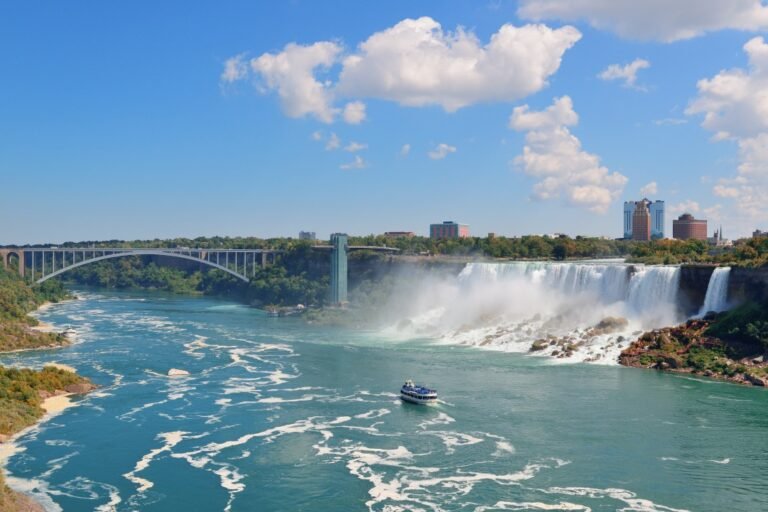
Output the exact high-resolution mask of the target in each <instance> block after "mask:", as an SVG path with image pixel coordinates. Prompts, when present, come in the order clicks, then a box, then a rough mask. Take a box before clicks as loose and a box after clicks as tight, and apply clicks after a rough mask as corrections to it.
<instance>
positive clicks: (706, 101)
mask: <svg viewBox="0 0 768 512" xmlns="http://www.w3.org/2000/svg"><path fill="white" fill-rule="evenodd" d="M744 51H745V52H746V53H747V56H748V57H749V69H747V70H745V69H730V70H725V71H721V72H720V73H718V74H717V75H715V76H714V77H712V78H705V79H703V80H699V82H698V84H697V87H698V90H699V95H698V97H697V98H696V99H695V100H694V101H693V102H692V103H691V104H690V105H689V106H688V108H687V109H686V114H689V115H694V114H704V121H703V122H702V126H703V127H704V128H707V129H708V130H711V131H713V132H715V135H716V138H717V139H724V138H732V137H736V138H745V137H750V136H754V135H756V134H758V133H762V132H768V44H766V43H765V41H764V40H763V38H762V37H755V38H754V39H752V40H750V41H749V42H748V43H747V44H745V45H744Z"/></svg>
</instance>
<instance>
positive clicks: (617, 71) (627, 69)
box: [597, 59, 651, 90]
mask: <svg viewBox="0 0 768 512" xmlns="http://www.w3.org/2000/svg"><path fill="white" fill-rule="evenodd" d="M649 67H651V63H650V62H648V61H647V60H645V59H635V60H633V61H632V62H630V63H629V64H626V65H624V66H622V65H620V64H611V65H610V66H608V67H607V68H605V69H604V70H603V71H602V72H600V74H599V75H597V77H598V78H600V79H601V80H623V81H624V86H625V87H631V88H633V89H640V90H644V88H643V87H640V86H638V85H637V72H638V71H640V70H641V69H647V68H649Z"/></svg>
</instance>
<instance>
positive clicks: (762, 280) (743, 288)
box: [728, 267, 768, 303]
mask: <svg viewBox="0 0 768 512" xmlns="http://www.w3.org/2000/svg"><path fill="white" fill-rule="evenodd" d="M728 299H729V300H730V301H731V302H733V303H742V302H746V301H750V300H751V301H755V302H765V301H768V267H758V268H740V267H734V268H733V269H731V275H730V277H729V280H728Z"/></svg>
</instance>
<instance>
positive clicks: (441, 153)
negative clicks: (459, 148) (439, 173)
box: [427, 143, 456, 160]
mask: <svg viewBox="0 0 768 512" xmlns="http://www.w3.org/2000/svg"><path fill="white" fill-rule="evenodd" d="M455 152H456V146H449V145H448V144H442V143H441V144H438V145H437V147H435V149H433V150H432V151H430V152H428V153H427V155H429V158H431V159H432V160H442V159H443V158H445V157H446V156H448V155H449V154H451V153H455Z"/></svg>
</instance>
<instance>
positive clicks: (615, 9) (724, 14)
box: [518, 0, 768, 42]
mask: <svg viewBox="0 0 768 512" xmlns="http://www.w3.org/2000/svg"><path fill="white" fill-rule="evenodd" d="M518 15H519V16H520V17H521V18H522V19H530V20H536V21H539V20H560V21H566V22H575V21H586V22H587V23H589V24H590V25H591V26H593V27H595V28H598V29H605V30H609V31H611V32H614V33H616V34H618V35H620V36H622V37H626V38H630V39H641V40H658V41H665V42H671V41H677V40H679V39H689V38H692V37H696V36H700V35H702V34H704V33H705V32H712V31H717V30H726V29H736V30H748V31H755V32H756V31H762V30H766V29H768V6H766V5H764V3H763V2H761V0H520V4H519V8H518Z"/></svg>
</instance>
